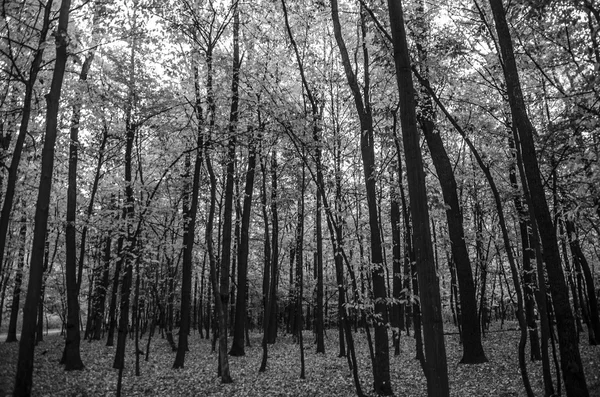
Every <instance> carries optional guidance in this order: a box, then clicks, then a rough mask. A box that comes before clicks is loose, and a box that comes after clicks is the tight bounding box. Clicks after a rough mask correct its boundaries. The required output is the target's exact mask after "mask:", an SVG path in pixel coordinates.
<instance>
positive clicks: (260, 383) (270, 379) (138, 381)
mask: <svg viewBox="0 0 600 397" xmlns="http://www.w3.org/2000/svg"><path fill="white" fill-rule="evenodd" d="M509 328H511V330H506V329H505V330H495V331H493V332H490V333H488V334H487V335H486V337H485V338H484V349H485V351H486V354H487V357H488V359H489V362H488V363H485V364H480V365H462V364H458V362H459V361H460V358H461V353H462V349H461V346H460V344H459V340H458V336H457V335H456V334H449V335H447V336H446V350H447V355H448V371H449V378H450V388H451V394H452V395H453V396H461V397H462V396H502V397H509V396H524V395H525V391H524V388H523V385H522V381H521V376H520V373H519V368H518V363H517V343H518V331H515V330H514V327H512V326H509ZM355 338H356V343H357V354H358V357H357V358H358V360H359V363H360V378H361V383H362V387H363V391H364V392H365V393H368V395H372V394H373V393H372V391H371V389H372V386H371V382H372V374H371V367H370V360H369V356H368V347H367V344H366V337H365V335H364V334H363V333H360V332H359V333H357V334H356V336H355ZM260 340H261V335H260V334H253V335H251V344H252V346H251V347H249V348H246V356H245V357H230V358H229V363H230V366H231V375H232V377H233V380H234V382H233V383H231V384H226V385H223V384H221V383H220V380H219V378H218V377H217V374H216V368H217V354H216V353H215V352H212V351H211V344H210V342H209V341H207V340H205V339H201V338H200V337H199V335H198V334H192V335H191V336H190V343H189V344H190V351H189V352H188V354H187V355H186V361H185V368H184V369H178V370H174V369H172V366H173V361H174V359H175V353H174V352H172V351H171V349H170V347H169V345H168V343H167V342H166V340H165V339H162V338H160V337H157V338H155V339H154V341H153V343H152V345H151V348H150V357H149V360H148V361H147V362H146V361H144V358H143V356H142V357H141V360H140V372H141V374H140V376H137V377H136V376H135V373H134V368H135V355H134V349H133V341H132V340H129V341H128V353H129V354H128V357H127V358H126V370H125V371H124V378H123V395H124V396H306V397H310V396H352V395H356V391H355V388H354V384H353V381H352V377H351V373H350V371H349V370H348V364H347V361H346V359H345V358H339V357H338V351H339V348H338V345H337V330H329V331H328V335H327V341H326V354H316V353H315V345H313V344H312V343H311V342H312V334H311V333H310V332H308V331H307V332H306V333H305V359H306V379H300V378H299V374H300V354H299V347H298V345H297V344H294V343H293V341H292V338H291V337H290V336H279V338H278V339H277V343H276V344H275V345H270V346H269V361H268V363H269V364H268V368H267V371H266V372H264V373H259V372H258V368H259V366H260V360H261V354H262V350H261V347H260ZM144 342H145V341H144ZM145 345H146V344H145V343H143V342H142V341H141V343H140V346H144V348H145ZM63 346H64V342H63V338H62V337H61V336H60V335H48V336H46V337H45V340H44V342H42V343H40V344H39V345H38V347H37V348H36V353H35V357H36V358H35V367H34V375H33V395H35V396H112V395H115V393H116V388H117V373H118V371H117V370H114V369H112V361H113V358H114V353H115V348H114V347H106V346H105V341H95V342H87V341H85V342H82V344H81V354H82V359H83V362H84V364H85V366H86V367H85V369H84V370H82V371H73V372H65V371H64V370H63V368H62V366H60V365H59V364H58V361H59V359H60V357H61V353H62V348H63ZM580 350H581V355H582V360H583V363H584V366H585V372H586V379H587V383H588V386H589V388H590V392H591V395H592V396H600V346H589V345H588V343H587V336H585V335H582V343H581V345H580ZM390 353H391V356H390V368H391V374H392V381H393V390H394V392H395V393H396V395H397V396H425V395H426V384H425V378H424V376H423V373H422V371H421V368H420V366H419V363H418V361H416V360H415V359H414V357H415V347H414V339H413V338H412V337H407V336H404V335H403V337H402V342H401V354H400V355H399V356H394V355H393V349H391V350H390ZM17 354H18V344H16V343H10V344H7V343H3V342H2V343H0V357H1V359H0V396H5V395H11V391H12V387H13V386H12V385H13V382H14V375H15V369H16V361H17ZM528 370H529V375H530V379H531V382H532V386H533V387H534V391H535V392H536V395H543V393H542V375H541V364H540V363H539V362H538V363H532V362H528ZM563 394H564V393H563Z"/></svg>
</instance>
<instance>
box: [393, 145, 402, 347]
mask: <svg viewBox="0 0 600 397" xmlns="http://www.w3.org/2000/svg"><path fill="white" fill-rule="evenodd" d="M398 155H400V153H398ZM390 181H391V183H392V186H394V188H393V189H391V195H392V197H391V198H390V205H391V209H390V218H391V223H392V257H393V265H392V272H393V275H392V280H393V281H392V288H393V295H392V296H393V297H394V302H393V304H392V307H391V312H392V321H391V325H392V332H393V339H394V355H395V356H399V355H400V332H401V329H402V326H401V324H402V325H403V324H404V318H403V316H404V310H403V309H404V305H403V303H402V302H401V301H400V299H401V293H402V236H401V235H400V222H401V221H402V220H401V217H400V197H399V196H400V195H399V194H398V188H397V187H396V186H395V183H394V174H393V171H392V172H391V178H390Z"/></svg>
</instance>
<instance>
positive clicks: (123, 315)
mask: <svg viewBox="0 0 600 397" xmlns="http://www.w3.org/2000/svg"><path fill="white" fill-rule="evenodd" d="M132 19H133V21H132V25H133V26H132V32H133V34H132V39H131V48H130V59H129V66H128V67H129V79H128V98H127V103H126V105H125V167H124V168H125V180H124V182H125V208H124V212H125V214H124V218H125V219H124V220H125V242H124V246H123V250H122V253H121V255H122V256H123V266H124V269H123V270H124V273H123V280H122V283H121V301H120V306H119V309H120V313H119V325H118V335H117V346H116V350H115V359H114V361H113V368H114V369H118V370H119V374H118V380H117V397H120V395H121V389H122V380H123V370H124V369H125V347H126V344H127V334H128V331H129V309H130V299H131V297H130V295H131V285H132V279H133V261H134V260H135V259H134V256H135V255H134V251H135V250H136V243H135V237H134V231H133V218H134V215H135V207H134V202H135V200H134V197H133V175H132V168H133V156H132V154H133V143H134V140H135V136H136V130H137V125H136V124H135V122H134V121H133V111H134V106H135V96H136V95H135V52H136V47H137V39H136V37H137V36H136V33H135V30H136V28H137V10H136V9H135V8H134V10H133V17H132ZM136 354H137V352H136Z"/></svg>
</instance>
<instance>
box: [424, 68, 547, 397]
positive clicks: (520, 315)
mask: <svg viewBox="0 0 600 397" xmlns="http://www.w3.org/2000/svg"><path fill="white" fill-rule="evenodd" d="M417 79H419V81H420V83H421V84H422V85H423V86H424V88H425V89H427V91H428V92H429V94H430V95H431V96H432V98H433V99H434V101H435V102H436V104H437V105H438V106H439V107H440V109H441V110H442V112H443V113H444V114H445V115H446V117H447V118H448V120H449V121H450V123H451V124H452V125H453V126H454V128H455V129H456V130H457V131H458V133H459V134H460V135H461V137H462V138H463V139H464V140H465V142H466V143H467V146H469V149H470V150H471V152H472V154H473V156H474V157H475V159H476V161H477V164H478V165H479V167H480V168H481V170H482V171H483V173H484V175H485V177H486V179H487V181H488V184H489V185H490V189H491V191H492V194H493V196H494V203H495V204H496V211H497V213H498V224H499V225H500V229H501V230H502V239H503V242H504V249H505V251H506V256H507V258H508V262H509V265H510V269H511V274H512V278H513V283H514V285H515V291H516V295H517V312H516V315H517V319H518V321H519V327H520V331H521V335H520V339H519V348H518V354H519V368H520V370H521V377H522V378H523V385H524V386H525V391H526V392H527V395H528V396H529V397H532V396H533V395H534V394H533V391H532V389H531V384H530V382H529V375H528V373H527V363H526V361H525V345H526V342H527V328H528V324H527V322H526V319H525V314H524V311H525V310H524V305H525V303H524V298H523V293H522V291H521V282H520V279H519V270H518V269H517V264H516V260H515V258H514V256H513V251H512V247H511V244H510V237H509V234H508V228H507V225H506V219H505V217H504V210H503V209H502V200H501V198H500V193H499V192H498V188H497V187H496V183H495V181H494V179H493V177H492V173H491V172H490V168H489V166H488V165H486V164H485V163H484V162H483V159H482V157H481V155H480V154H479V152H478V151H477V149H476V148H475V145H473V143H472V142H471V140H470V139H469V137H468V136H467V134H466V133H465V131H464V130H463V129H462V128H461V126H460V125H459V124H458V123H457V122H456V119H454V117H452V115H451V114H450V113H449V112H448V111H447V110H446V108H445V107H444V105H443V104H442V103H441V102H440V100H439V98H438V97H437V96H436V94H435V92H434V91H433V89H432V88H431V86H430V84H429V82H428V81H426V80H425V79H423V78H422V77H421V76H420V75H418V74H417ZM510 177H511V183H513V178H514V184H513V186H516V175H515V174H514V171H513V170H512V169H511V174H510ZM519 204H520V202H519ZM500 285H502V284H500ZM536 336H537V331H536ZM538 354H539V349H538Z"/></svg>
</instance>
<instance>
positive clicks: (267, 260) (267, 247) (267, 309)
mask: <svg viewBox="0 0 600 397" xmlns="http://www.w3.org/2000/svg"><path fill="white" fill-rule="evenodd" d="M264 157H266V155H264V156H263V158H262V159H261V164H260V168H261V173H262V184H261V195H260V196H261V209H262V216H263V222H264V226H265V235H264V244H263V253H264V262H263V282H262V298H263V299H262V301H263V321H262V326H263V327H262V328H263V337H262V360H261V364H260V368H259V370H258V371H259V372H264V371H265V370H266V369H267V359H268V354H269V351H268V346H267V345H268V334H269V322H270V319H271V302H270V301H269V292H270V287H269V277H270V274H271V271H270V269H271V238H270V233H269V215H268V212H267V169H266V166H265V162H266V159H265V158H264Z"/></svg>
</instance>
